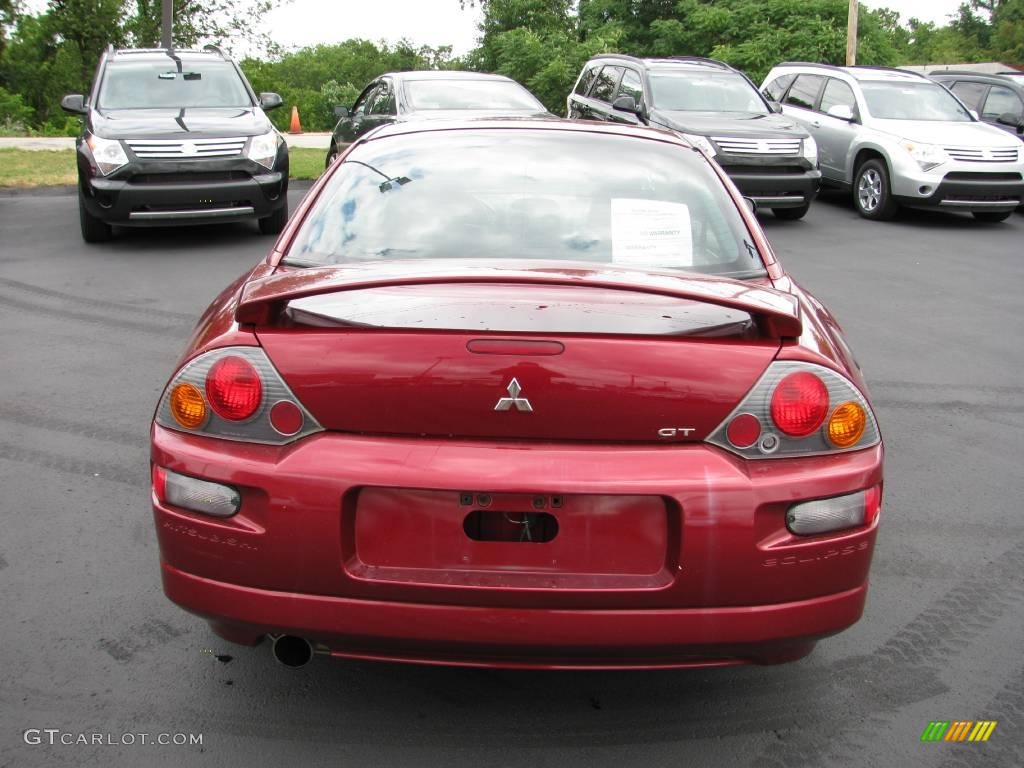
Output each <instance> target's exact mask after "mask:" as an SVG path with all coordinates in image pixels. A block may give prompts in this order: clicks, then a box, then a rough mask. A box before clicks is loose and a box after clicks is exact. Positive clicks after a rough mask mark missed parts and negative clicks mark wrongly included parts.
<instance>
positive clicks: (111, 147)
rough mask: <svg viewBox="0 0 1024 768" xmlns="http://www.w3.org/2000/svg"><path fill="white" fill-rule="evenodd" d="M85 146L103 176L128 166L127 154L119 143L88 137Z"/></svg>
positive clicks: (93, 136)
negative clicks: (87, 146)
mask: <svg viewBox="0 0 1024 768" xmlns="http://www.w3.org/2000/svg"><path fill="white" fill-rule="evenodd" d="M86 144H88V145H89V151H90V152H92V159H93V160H95V161H96V167H97V168H98V169H99V171H100V173H102V174H103V175H104V176H109V175H110V174H112V173H113V172H114V171H116V170H117V169H118V168H121V167H123V166H125V165H128V154H127V153H126V152H125V151H124V147H122V146H121V142H120V141H117V140H116V139H102V138H100V137H99V136H95V135H90V136H89V138H88V139H86Z"/></svg>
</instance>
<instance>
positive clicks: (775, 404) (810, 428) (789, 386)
mask: <svg viewBox="0 0 1024 768" xmlns="http://www.w3.org/2000/svg"><path fill="white" fill-rule="evenodd" d="M827 413H828V389H827V388H826V387H825V382H823V381H822V380H821V379H819V378H818V377H817V376H815V375H814V374H813V373H808V372H806V371H798V372H796V373H791V374H789V375H788V376H786V377H785V378H784V379H782V381H780V382H779V383H778V385H777V386H776V387H775V391H774V392H773V393H772V402H771V414H772V421H774V422H775V426H777V427H778V428H779V429H780V430H781V431H782V432H784V433H786V434H787V435H789V436H790V437H807V436H808V435H810V434H812V433H813V432H814V431H815V430H816V429H817V428H818V427H820V426H821V424H822V422H823V421H825V416H826V415H827Z"/></svg>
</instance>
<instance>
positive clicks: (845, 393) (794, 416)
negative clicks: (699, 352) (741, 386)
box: [707, 361, 881, 459]
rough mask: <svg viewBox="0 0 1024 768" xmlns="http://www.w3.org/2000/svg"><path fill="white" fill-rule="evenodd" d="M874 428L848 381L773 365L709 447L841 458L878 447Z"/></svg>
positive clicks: (813, 369)
mask: <svg viewBox="0 0 1024 768" xmlns="http://www.w3.org/2000/svg"><path fill="white" fill-rule="evenodd" d="M880 440H881V436H880V434H879V431H878V423H877V422H876V421H875V416H874V414H873V413H872V411H871V406H870V405H869V404H868V401H867V399H866V398H865V397H864V396H863V395H862V394H861V393H860V391H859V390H858V389H857V388H856V387H855V386H854V385H853V383H852V382H850V381H849V380H848V379H847V378H846V377H844V376H841V375H840V374H839V373H837V372H836V371H833V370H831V369H829V368H825V367H824V366H821V365H815V364H813V363H802V362H796V361H776V362H774V363H772V364H771V365H770V366H768V370H767V371H765V373H764V375H763V376H762V377H761V379H760V380H759V381H758V382H757V384H755V385H754V388H753V389H751V390H750V392H748V393H747V395H746V397H744V398H743V401H742V402H741V403H740V404H739V405H738V406H737V407H736V408H735V409H734V410H733V412H732V413H731V414H730V415H729V416H728V417H726V419H725V420H724V421H723V422H722V423H721V424H719V425H718V427H717V428H716V429H715V431H714V432H712V433H711V435H710V436H709V437H708V438H707V442H709V443H712V444H714V445H717V446H719V447H720V448H724V449H725V450H727V451H731V452H732V453H735V454H737V455H739V456H742V457H743V458H746V459H769V458H792V457H796V456H813V455H818V454H829V453H841V452H844V451H853V450H860V449H862V448H868V447H871V446H873V445H877V444H878V443H879V441H880Z"/></svg>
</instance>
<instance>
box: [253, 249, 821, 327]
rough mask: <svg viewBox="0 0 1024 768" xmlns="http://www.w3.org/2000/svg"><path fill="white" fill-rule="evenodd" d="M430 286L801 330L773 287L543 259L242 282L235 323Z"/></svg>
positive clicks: (348, 269)
mask: <svg viewBox="0 0 1024 768" xmlns="http://www.w3.org/2000/svg"><path fill="white" fill-rule="evenodd" d="M533 264H534V265H537V264H538V262H533ZM434 283H479V284H487V283H505V284H508V283H513V284H521V285H558V286H580V287H588V288H606V289H609V290H617V291H633V292H637V293H648V294H656V295H660V296H672V297H676V298H680V299H689V300H692V301H701V302H706V303H708V304H715V305H717V306H720V307H727V308H729V309H735V310H740V311H743V312H747V313H748V314H750V315H752V316H753V317H754V318H755V319H756V320H757V323H758V327H759V328H760V329H761V332H762V333H763V334H764V335H765V336H768V337H770V338H797V337H798V336H800V334H801V333H802V331H803V324H802V323H801V321H800V311H799V304H798V302H797V299H796V297H795V296H793V295H791V294H789V293H784V292H782V291H778V290H775V289H774V288H768V287H765V286H760V285H752V284H750V283H748V282H742V281H739V280H732V279H730V278H725V277H716V276H714V275H707V276H704V275H695V274H692V273H680V274H672V273H670V272H648V271H645V270H635V271H634V270H628V269H620V268H616V267H611V266H610V267H604V266H602V265H599V264H598V265H587V266H585V267H581V266H578V263H577V265H573V266H568V265H566V263H565V262H543V266H533V265H532V266H531V267H529V268H522V267H520V268H515V267H511V266H508V262H502V263H495V262H490V263H486V262H485V263H481V262H479V261H478V262H475V263H472V264H469V263H466V261H464V260H457V261H456V260H448V261H443V262H438V261H432V262H430V263H429V265H427V264H423V265H417V264H410V263H409V262H408V261H404V262H383V263H382V262H374V263H372V264H360V265H355V266H332V267H312V268H307V269H300V270H294V271H287V272H278V273H276V274H273V275H270V276H268V277H264V278H261V279H259V280H253V281H252V282H249V283H246V285H245V287H244V288H243V289H242V295H241V297H240V298H239V302H238V306H237V308H236V310H235V319H236V320H237V321H238V322H239V323H240V324H243V325H256V326H265V325H270V324H271V323H273V322H274V320H275V319H276V318H277V317H278V316H280V314H281V312H282V311H283V310H284V308H285V306H286V304H287V303H288V302H289V301H292V300H294V299H299V298H305V297H308V296H319V295H322V294H325V293H337V292H340V291H358V290H363V289H367V288H384V287H392V286H406V285H429V284H434Z"/></svg>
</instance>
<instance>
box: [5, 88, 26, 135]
mask: <svg viewBox="0 0 1024 768" xmlns="http://www.w3.org/2000/svg"><path fill="white" fill-rule="evenodd" d="M31 120H32V108H31V107H30V106H28V105H27V104H26V103H25V102H24V101H23V100H22V98H21V96H20V95H19V94H17V93H11V92H10V91H8V90H7V89H6V88H0V131H3V132H4V133H15V132H18V131H25V130H26V129H27V128H28V125H29V123H30V122H31Z"/></svg>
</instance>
